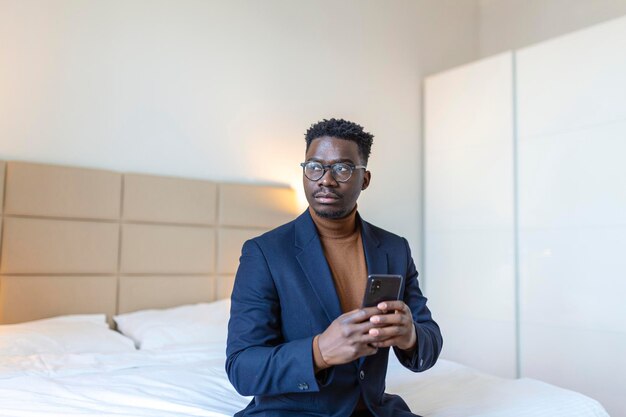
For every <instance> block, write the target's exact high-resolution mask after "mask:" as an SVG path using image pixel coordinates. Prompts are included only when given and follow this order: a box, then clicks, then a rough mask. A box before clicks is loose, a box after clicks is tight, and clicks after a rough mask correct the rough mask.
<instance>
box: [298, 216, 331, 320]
mask: <svg viewBox="0 0 626 417" xmlns="http://www.w3.org/2000/svg"><path fill="white" fill-rule="evenodd" d="M295 228H296V242H295V244H296V247H298V248H300V249H301V251H300V252H299V253H298V254H297V255H296V258H297V259H298V263H299V264H300V267H301V268H302V271H303V272H304V275H305V276H306V278H307V279H308V280H309V282H310V284H311V288H313V291H314V292H315V295H316V296H317V298H318V300H319V302H320V304H321V305H322V308H323V309H324V312H326V315H327V316H328V321H329V322H332V321H333V320H335V319H336V318H337V317H339V316H340V315H341V305H340V304H339V298H338V297H337V291H336V290H335V283H334V282H333V277H332V275H331V272H330V268H329V267H328V262H327V261H326V257H325V256H324V251H323V250H322V244H321V242H320V239H319V236H318V235H317V230H316V229H315V224H314V223H313V219H311V214H310V213H309V211H308V210H307V211H305V212H304V213H303V214H302V215H300V217H298V220H297V221H296V224H295Z"/></svg>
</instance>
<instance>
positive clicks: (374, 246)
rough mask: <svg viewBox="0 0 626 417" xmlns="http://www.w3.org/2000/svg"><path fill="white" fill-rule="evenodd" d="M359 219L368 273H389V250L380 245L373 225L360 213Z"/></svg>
mask: <svg viewBox="0 0 626 417" xmlns="http://www.w3.org/2000/svg"><path fill="white" fill-rule="evenodd" d="M357 216H358V219H357V220H358V221H360V222H361V237H362V239H363V251H364V252H365V262H366V264H367V273H368V274H387V273H389V265H388V262H387V252H385V251H384V250H383V249H382V248H381V247H380V242H379V241H378V238H377V237H376V234H375V233H374V229H373V227H372V225H370V224H369V223H367V222H365V221H363V220H362V219H361V216H360V215H358V214H357Z"/></svg>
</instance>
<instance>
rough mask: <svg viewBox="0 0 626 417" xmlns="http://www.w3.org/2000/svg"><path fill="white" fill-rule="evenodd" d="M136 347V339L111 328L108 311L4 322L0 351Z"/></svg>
mask: <svg viewBox="0 0 626 417" xmlns="http://www.w3.org/2000/svg"><path fill="white" fill-rule="evenodd" d="M134 349H135V347H134V345H133V342H132V340H130V339H128V338H127V337H124V336H122V335H121V334H119V333H117V332H115V331H113V330H111V329H109V327H108V325H107V324H106V316H105V315H104V314H81V315H70V316H59V317H53V318H49V319H42V320H36V321H29V322H26V323H19V324H5V325H0V355H11V356H15V355H34V354H40V353H59V354H61V353H88V352H91V353H100V352H121V351H129V350H131V351H132V350H134Z"/></svg>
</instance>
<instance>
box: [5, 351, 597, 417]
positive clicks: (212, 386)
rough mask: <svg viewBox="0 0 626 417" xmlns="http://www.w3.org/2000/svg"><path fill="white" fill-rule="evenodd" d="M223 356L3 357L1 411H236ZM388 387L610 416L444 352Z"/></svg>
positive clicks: (586, 416)
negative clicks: (465, 363) (430, 365)
mask: <svg viewBox="0 0 626 417" xmlns="http://www.w3.org/2000/svg"><path fill="white" fill-rule="evenodd" d="M391 356H393V355H391ZM224 361H225V355H224V344H223V343H217V344H213V345H207V346H196V347H188V348H181V349H172V350H167V351H160V352H151V351H137V352H127V353H108V354H76V355H33V356H30V357H28V358H22V359H21V360H16V359H15V358H6V357H5V358H0V416H2V417H33V416H42V417H51V416H64V417H66V416H106V417H112V416H116V417H122V416H129V417H130V416H133V417H144V416H159V417H175V416H232V415H233V414H234V413H235V412H236V411H238V410H240V409H242V408H243V407H245V405H246V404H247V403H248V402H249V400H250V398H245V397H241V396H239V395H238V394H237V393H236V392H235V391H234V389H233V388H232V386H231V385H230V383H229V382H228V379H227V378H226V374H225V372H224ZM387 391H388V392H392V393H397V394H400V395H402V397H403V398H404V399H405V400H406V401H407V402H408V403H409V405H410V406H411V409H412V410H413V412H415V413H417V414H420V415H423V416H424V417H457V416H458V417H461V416H462V417H474V416H476V417H478V416H481V417H516V416H519V417H526V416H533V417H544V416H545V417H548V416H550V417H560V416H563V417H565V416H567V417H578V416H580V417H608V414H607V413H606V412H605V411H604V409H603V408H602V407H601V406H600V405H599V404H598V403H597V402H596V401H594V400H592V399H589V398H587V397H585V396H583V395H581V394H578V393H575V392H572V391H568V390H564V389H560V388H557V387H554V386H552V385H549V384H545V383H542V382H539V381H535V380H531V379H521V380H505V379H501V378H496V377H493V376H489V375H484V374H481V373H478V372H477V371H475V370H473V369H471V368H467V367H464V366H462V365H459V364H456V363H454V362H449V361H445V360H440V362H439V363H438V364H437V365H436V366H435V367H434V368H433V369H431V370H429V371H427V372H424V373H421V374H414V373H412V372H409V371H407V370H405V369H403V368H402V367H401V366H400V365H399V364H398V363H397V362H396V361H395V359H394V360H391V363H390V367H389V372H388V378H387Z"/></svg>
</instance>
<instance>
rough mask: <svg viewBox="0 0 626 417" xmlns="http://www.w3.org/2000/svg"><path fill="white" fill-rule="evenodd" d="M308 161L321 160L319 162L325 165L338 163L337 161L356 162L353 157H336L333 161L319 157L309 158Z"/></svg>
mask: <svg viewBox="0 0 626 417" xmlns="http://www.w3.org/2000/svg"><path fill="white" fill-rule="evenodd" d="M306 161H307V162H319V163H321V164H324V165H332V164H336V163H339V162H347V163H350V164H354V161H353V160H352V159H350V158H341V159H334V160H332V161H324V160H322V159H318V158H309V159H307V160H306Z"/></svg>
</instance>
